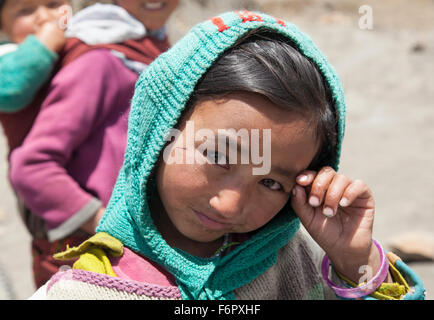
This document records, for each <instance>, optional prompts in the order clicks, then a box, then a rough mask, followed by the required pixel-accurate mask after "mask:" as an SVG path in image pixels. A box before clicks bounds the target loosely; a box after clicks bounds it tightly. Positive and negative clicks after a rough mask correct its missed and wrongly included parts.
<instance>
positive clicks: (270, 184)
mask: <svg viewBox="0 0 434 320" xmlns="http://www.w3.org/2000/svg"><path fill="white" fill-rule="evenodd" d="M261 183H262V184H263V185H264V186H265V187H267V188H268V189H270V190H273V191H280V190H283V187H282V185H281V184H280V183H279V182H277V181H274V180H273V179H264V180H262V181H261Z"/></svg>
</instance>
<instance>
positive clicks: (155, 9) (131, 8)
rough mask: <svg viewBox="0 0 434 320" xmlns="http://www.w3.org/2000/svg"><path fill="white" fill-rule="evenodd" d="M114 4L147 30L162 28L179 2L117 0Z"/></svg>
mask: <svg viewBox="0 0 434 320" xmlns="http://www.w3.org/2000/svg"><path fill="white" fill-rule="evenodd" d="M116 4H117V5H119V6H121V7H122V8H124V9H125V10H127V11H128V12H129V13H130V14H132V15H133V16H134V17H136V19H138V20H139V21H140V22H141V23H143V25H144V26H145V27H146V28H147V29H149V30H157V29H160V28H162V27H163V26H164V25H165V24H166V22H167V20H168V19H169V17H170V15H171V14H172V12H173V11H174V10H175V9H176V7H177V6H178V4H179V0H118V1H116Z"/></svg>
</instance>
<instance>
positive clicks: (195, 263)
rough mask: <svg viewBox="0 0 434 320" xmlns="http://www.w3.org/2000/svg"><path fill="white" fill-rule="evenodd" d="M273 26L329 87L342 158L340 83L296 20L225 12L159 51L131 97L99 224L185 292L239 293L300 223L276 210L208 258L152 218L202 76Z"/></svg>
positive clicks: (190, 295) (204, 295)
mask: <svg viewBox="0 0 434 320" xmlns="http://www.w3.org/2000/svg"><path fill="white" fill-rule="evenodd" d="M258 28H265V29H270V30H274V31H276V32H278V33H280V34H282V35H284V36H286V37H288V39H290V40H291V41H292V42H293V43H295V44H296V45H297V46H298V48H299V50H300V51H301V52H302V53H303V54H304V55H305V56H306V57H308V58H310V59H311V60H312V61H313V62H315V63H316V65H317V66H318V68H319V70H320V72H321V73H322V74H323V76H324V78H325V80H326V81H327V83H328V84H329V86H330V89H331V92H332V95H333V98H334V102H335V107H336V116H337V118H338V121H339V122H338V146H337V149H336V154H337V157H336V158H335V159H333V161H332V162H331V163H330V165H331V166H332V167H334V168H335V169H336V170H337V168H338V164H339V155H340V150H341V143H342V139H343V134H344V127H345V124H344V116H345V102H344V96H343V90H342V87H341V83H340V81H339V79H338V77H337V75H336V73H335V71H334V69H333V68H332V67H331V66H330V65H329V63H328V62H327V60H326V58H325V57H324V56H323V55H322V54H321V53H320V51H319V50H318V49H317V47H316V46H315V45H314V44H313V42H312V40H311V39H310V38H309V37H308V36H306V35H305V34H303V33H302V32H300V31H299V30H298V29H297V27H296V26H294V25H292V24H290V23H288V22H283V21H281V20H279V19H276V18H274V17H271V16H269V15H266V14H262V13H252V12H245V11H243V12H228V13H225V14H222V15H220V16H218V17H215V18H213V19H211V20H208V21H206V22H204V23H201V24H198V25H197V26H195V27H194V28H193V29H192V30H191V31H190V32H189V33H188V34H187V35H186V36H185V37H184V38H183V39H181V40H180V41H179V42H178V43H177V44H175V46H173V47H172V49H171V50H169V51H167V52H165V53H164V54H162V55H161V56H160V57H159V58H157V59H156V60H155V61H154V62H153V63H152V64H151V65H150V66H149V67H148V69H147V70H146V71H145V72H144V73H143V74H142V75H141V76H140V78H139V80H138V82H137V83H136V90H135V94H134V97H133V100H132V106H131V112H130V118H129V129H128V142H127V150H126V154H125V160H124V164H123V167H122V169H121V171H120V174H119V177H118V180H117V182H116V185H115V188H114V191H113V194H112V197H111V200H110V202H109V204H108V206H107V210H106V214H105V215H104V217H103V218H102V220H101V222H100V225H99V226H98V228H97V231H98V232H107V233H109V234H110V235H112V236H113V237H115V238H117V239H119V240H121V241H122V243H123V244H124V245H125V246H127V247H129V248H131V249H132V250H134V251H136V252H139V253H140V254H142V255H144V256H146V257H148V258H150V259H151V260H153V261H155V262H156V263H158V264H160V265H162V266H163V267H164V268H166V269H167V270H168V271H169V272H170V273H172V274H173V275H174V276H175V278H176V281H177V284H178V285H179V288H180V291H181V293H182V297H183V298H184V299H234V298H235V296H234V293H233V291H234V290H235V289H237V288H239V287H241V286H243V285H245V284H247V283H250V282H251V281H252V280H253V279H255V278H257V277H258V276H259V275H261V274H263V273H264V272H265V271H266V270H267V269H269V268H270V267H271V266H273V265H274V264H275V262H276V259H277V253H278V251H279V249H280V248H282V247H283V246H284V245H285V244H287V243H288V242H289V241H290V240H291V238H292V237H293V235H294V234H295V233H296V232H297V230H298V229H299V226H300V221H299V219H298V218H297V217H296V215H295V213H294V212H293V210H290V212H288V213H287V214H279V215H277V216H276V217H275V218H274V219H272V220H271V221H270V222H269V223H268V224H267V225H265V226H264V227H263V228H261V229H260V230H258V231H257V232H256V233H255V234H254V235H253V236H252V237H251V238H250V239H249V240H247V241H245V242H243V243H242V244H240V245H239V246H237V247H236V248H235V249H234V250H233V251H231V252H230V253H228V254H227V255H224V256H223V257H216V258H213V259H203V258H197V257H193V256H191V255H189V254H187V253H185V252H181V251H180V250H176V249H174V248H171V247H170V246H169V245H168V244H167V243H166V242H165V241H164V239H163V238H162V236H161V234H160V233H159V232H158V231H157V229H156V227H155V225H154V224H153V222H152V219H151V216H150V212H149V206H148V200H149V197H150V195H151V193H152V191H153V190H150V189H148V185H152V184H148V182H149V179H150V178H151V173H152V172H153V169H154V166H155V163H156V161H157V159H158V157H159V155H160V153H161V151H162V148H163V147H164V145H165V143H166V141H165V139H164V138H165V136H166V134H168V133H169V131H170V129H171V128H173V127H176V125H177V123H178V121H179V119H180V116H181V113H182V111H183V109H184V107H185V105H186V102H187V101H188V100H189V98H190V96H191V95H192V93H193V91H194V88H195V86H196V84H197V82H198V81H199V80H200V78H201V77H202V76H203V75H204V74H205V73H206V71H207V70H208V69H209V68H210V67H211V66H212V64H213V63H214V62H215V61H216V59H218V58H219V57H220V56H221V55H222V53H223V52H225V51H226V50H227V49H229V48H231V47H232V46H233V45H234V44H235V42H236V41H237V40H238V39H239V38H240V37H242V36H243V35H245V34H246V33H247V32H249V31H251V30H254V29H258Z"/></svg>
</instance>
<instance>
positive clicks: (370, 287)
mask: <svg viewBox="0 0 434 320" xmlns="http://www.w3.org/2000/svg"><path fill="white" fill-rule="evenodd" d="M372 242H373V243H374V244H375V245H376V246H377V248H378V251H380V255H381V262H380V269H379V270H378V271H377V274H376V275H375V276H374V277H373V278H372V279H371V280H369V281H368V282H367V283H365V284H362V285H360V286H358V287H355V288H341V287H337V286H336V285H334V284H333V283H332V282H331V281H330V279H329V277H328V274H329V268H330V265H331V262H330V259H329V257H328V256H327V255H324V258H323V260H322V265H321V272H322V276H323V278H324V280H325V281H326V282H327V284H328V285H329V287H330V288H332V290H333V291H334V292H335V293H336V295H337V296H339V297H342V298H350V299H355V298H361V297H364V296H367V295H369V294H371V293H373V292H374V291H375V290H377V288H378V287H379V286H380V285H381V284H382V283H383V282H384V280H386V278H387V274H388V272H389V261H388V259H387V257H386V253H385V252H384V250H383V248H382V247H381V245H380V244H379V243H378V242H377V241H376V240H375V239H372Z"/></svg>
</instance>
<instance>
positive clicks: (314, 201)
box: [309, 196, 320, 207]
mask: <svg viewBox="0 0 434 320" xmlns="http://www.w3.org/2000/svg"><path fill="white" fill-rule="evenodd" d="M309 204H310V205H311V206H312V207H318V206H319V204H320V203H319V199H318V197H315V196H312V197H310V198H309Z"/></svg>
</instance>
